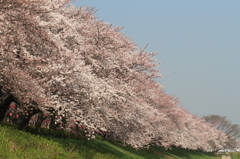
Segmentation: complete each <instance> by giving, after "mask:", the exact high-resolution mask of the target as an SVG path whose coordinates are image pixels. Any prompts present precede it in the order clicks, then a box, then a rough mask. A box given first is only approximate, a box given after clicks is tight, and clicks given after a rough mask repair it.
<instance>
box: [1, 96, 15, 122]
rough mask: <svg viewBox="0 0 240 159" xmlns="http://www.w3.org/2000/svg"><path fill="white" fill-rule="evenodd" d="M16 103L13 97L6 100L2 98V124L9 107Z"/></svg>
mask: <svg viewBox="0 0 240 159" xmlns="http://www.w3.org/2000/svg"><path fill="white" fill-rule="evenodd" d="M13 101H14V98H13V95H8V96H6V97H5V98H2V101H1V103H0V122H1V121H2V120H3V118H4V116H5V114H6V112H7V110H8V108H9V105H10V104H11V102H13Z"/></svg>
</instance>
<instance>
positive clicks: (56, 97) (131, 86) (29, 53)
mask: <svg viewBox="0 0 240 159" xmlns="http://www.w3.org/2000/svg"><path fill="white" fill-rule="evenodd" d="M154 55H155V53H147V52H146V51H145V50H144V49H139V48H138V47H137V46H136V45H135V44H134V42H132V41H131V40H130V39H129V38H128V37H127V36H125V35H124V34H123V33H121V28H118V27H112V25H109V24H107V23H104V22H103V21H100V20H98V19H97V18H96V17H95V16H94V10H93V9H91V8H89V7H86V8H76V7H75V6H73V5H71V3H70V1H69V0H0V93H1V94H0V98H1V103H0V104H1V107H0V120H2V119H3V116H4V115H5V113H6V112H7V110H8V109H9V105H10V103H11V102H13V101H14V102H16V103H17V104H18V105H19V107H21V109H23V110H29V109H30V108H31V110H32V112H33V113H32V115H34V113H39V112H41V113H42V114H44V115H48V114H50V113H51V111H48V109H49V108H51V109H52V110H54V111H56V112H57V115H59V116H62V115H64V117H65V118H66V122H72V121H74V122H75V124H76V125H84V126H85V127H87V128H89V129H88V130H89V131H90V130H93V129H94V130H104V131H111V132H113V133H112V134H111V138H112V139H115V140H120V141H122V142H123V143H126V144H130V145H132V146H133V147H136V148H138V147H142V146H143V145H148V144H154V145H159V146H163V147H170V146H179V147H183V148H189V149H209V148H211V147H212V146H213V145H214V146H215V147H216V146H217V147H219V148H220V147H222V146H224V144H225V142H226V135H225V134H224V133H223V132H222V131H219V130H217V129H216V128H214V127H212V126H211V125H210V124H208V123H205V122H204V121H203V120H202V119H199V118H198V117H197V116H194V115H192V114H190V113H189V112H187V111H186V110H184V109H183V108H181V107H179V106H178V105H179V101H178V100H177V99H176V98H175V97H173V96H170V95H167V94H166V93H165V92H164V90H163V86H162V85H161V84H159V83H158V82H156V78H159V77H161V75H160V74H159V71H158V70H156V69H155V68H156V66H158V63H156V62H155V59H153V56H154Z"/></svg>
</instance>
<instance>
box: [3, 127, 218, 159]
mask: <svg viewBox="0 0 240 159" xmlns="http://www.w3.org/2000/svg"><path fill="white" fill-rule="evenodd" d="M46 158H48V159H220V157H217V156H214V155H213V154H211V153H201V152H199V151H193V150H184V149H180V148H173V149H172V150H165V149H163V148H161V147H151V148H150V149H142V150H136V149H133V148H132V147H130V146H121V145H120V144H117V143H112V142H109V141H106V140H101V139H99V140H85V139H82V140H73V139H61V138H54V137H49V136H48V137H44V136H39V135H33V134H30V133H28V132H23V131H19V130H16V129H14V128H12V127H6V126H2V125H0V159H46Z"/></svg>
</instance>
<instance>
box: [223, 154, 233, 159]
mask: <svg viewBox="0 0 240 159" xmlns="http://www.w3.org/2000/svg"><path fill="white" fill-rule="evenodd" d="M221 159H231V156H226V155H222V158H221Z"/></svg>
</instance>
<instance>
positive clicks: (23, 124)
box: [18, 108, 40, 130]
mask: <svg viewBox="0 0 240 159" xmlns="http://www.w3.org/2000/svg"><path fill="white" fill-rule="evenodd" d="M39 112H40V110H39V109H35V108H33V110H28V111H27V115H25V118H23V120H22V121H21V123H19V125H18V129H19V130H23V129H25V127H26V126H27V124H28V123H29V121H30V119H31V118H32V116H33V115H35V114H37V113H39Z"/></svg>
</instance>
